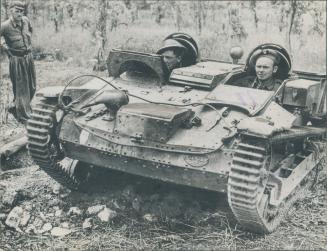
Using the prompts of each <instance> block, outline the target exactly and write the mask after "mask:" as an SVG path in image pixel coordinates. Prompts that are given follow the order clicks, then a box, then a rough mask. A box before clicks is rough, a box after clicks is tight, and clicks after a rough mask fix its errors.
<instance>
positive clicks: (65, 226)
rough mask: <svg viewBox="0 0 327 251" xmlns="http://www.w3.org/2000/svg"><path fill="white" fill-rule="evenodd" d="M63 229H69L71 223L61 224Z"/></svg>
mask: <svg viewBox="0 0 327 251" xmlns="http://www.w3.org/2000/svg"><path fill="white" fill-rule="evenodd" d="M60 226H61V227H62V228H69V223H68V222H63V223H61V224H60Z"/></svg>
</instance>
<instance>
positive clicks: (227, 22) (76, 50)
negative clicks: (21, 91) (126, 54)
mask: <svg viewBox="0 0 327 251" xmlns="http://www.w3.org/2000/svg"><path fill="white" fill-rule="evenodd" d="M8 1H9V0H2V5H3V7H4V8H2V12H3V13H4V14H5V12H6V9H7V5H8V4H7V3H8ZM26 2H27V3H28V8H27V9H28V16H29V17H30V18H31V20H32V21H33V23H34V26H35V31H36V33H35V41H34V44H35V45H38V46H41V47H45V48H46V50H54V49H56V48H58V47H59V48H60V49H61V50H62V51H63V52H64V53H65V54H66V56H67V58H69V57H73V59H74V61H81V60H82V58H83V57H84V58H85V60H86V61H88V60H89V59H90V58H93V57H94V56H96V55H97V48H98V46H97V44H99V41H98V40H99V39H100V40H101V39H102V38H101V36H99V20H100V16H101V15H102V17H105V18H104V19H103V20H102V24H101V26H102V27H106V28H105V30H106V33H104V32H105V30H104V29H102V34H106V35H105V36H106V39H107V42H106V45H105V46H104V47H105V51H106V52H107V51H108V50H109V49H111V48H112V47H117V46H122V47H129V48H130V49H134V50H143V49H145V48H149V49H150V51H152V52H153V51H156V48H157V47H158V46H159V43H160V42H161V39H162V38H163V37H165V36H167V35H168V33H170V32H176V31H183V32H188V33H190V35H192V36H194V37H195V38H196V40H197V41H198V42H199V44H200V48H201V49H200V50H201V53H202V55H203V56H204V57H211V58H212V57H214V58H219V59H226V58H227V59H228V53H226V52H228V50H229V49H230V47H231V46H233V45H241V46H242V47H243V48H244V50H245V53H246V52H247V51H249V50H250V49H252V48H253V47H254V46H255V45H256V44H258V43H260V42H275V43H279V44H281V45H283V46H285V47H286V48H287V49H289V50H291V51H290V52H291V54H292V55H293V56H294V60H296V59H297V58H299V57H300V55H297V51H298V50H301V51H303V49H304V48H305V49H306V51H305V53H307V54H308V55H309V56H308V58H316V56H317V55H318V57H319V60H320V61H319V62H315V63H316V64H318V65H325V64H324V62H325V61H326V58H325V54H326V53H325V46H324V45H325V40H326V34H325V30H326V11H325V9H326V2H325V1H299V0H292V1H282V0H270V1H257V0H251V1H177V0H169V1H167V0H142V1H141V0H140V1H131V0H121V1H109V0H104V2H106V7H105V10H102V11H100V10H101V8H100V9H99V7H100V4H101V2H102V1H98V0H68V1H67V0H26ZM4 14H3V15H1V17H2V18H3V19H4V18H5V15H4ZM105 14H106V15H105ZM140 31H142V32H143V34H137V33H138V32H140ZM127 32H128V34H125V33H127ZM54 33H56V34H54ZM79 33H80V34H79ZM100 33H101V32H100ZM49 37H52V39H48V38H49ZM102 37H103V35H102ZM136 38H137V39H140V41H139V40H136ZM156 39H158V40H156ZM141 40H143V41H141ZM131 41H133V43H131ZM149 41H151V42H150V43H151V44H148V42H149ZM203 41H205V42H203ZM313 41H317V42H318V44H320V45H322V46H318V47H320V50H319V49H318V48H317V47H315V48H311V43H313ZM102 43H103V40H102ZM131 45H133V46H134V47H133V46H131ZM139 46H141V47H139ZM142 46H143V47H142ZM131 47H133V48H131ZM81 51H83V53H81ZM245 55H246V54H245ZM82 61H83V60H82ZM303 65H305V62H303ZM306 65H309V64H306ZM313 67H314V66H313Z"/></svg>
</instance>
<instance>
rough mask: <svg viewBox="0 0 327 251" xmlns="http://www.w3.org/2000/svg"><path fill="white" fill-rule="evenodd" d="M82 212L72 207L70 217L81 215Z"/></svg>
mask: <svg viewBox="0 0 327 251" xmlns="http://www.w3.org/2000/svg"><path fill="white" fill-rule="evenodd" d="M81 214H82V211H81V209H79V208H78V207H71V208H69V210H68V215H81Z"/></svg>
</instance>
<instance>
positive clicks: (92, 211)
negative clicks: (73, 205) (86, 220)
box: [86, 205, 106, 215]
mask: <svg viewBox="0 0 327 251" xmlns="http://www.w3.org/2000/svg"><path fill="white" fill-rule="evenodd" d="M105 207H106V206H105V205H96V206H92V207H89V208H88V209H87V211H86V213H87V214H88V215H94V214H97V213H99V212H100V211H101V210H103V209H104V208H105Z"/></svg>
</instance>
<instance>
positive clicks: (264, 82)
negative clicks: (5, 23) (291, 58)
mask: <svg viewBox="0 0 327 251" xmlns="http://www.w3.org/2000/svg"><path fill="white" fill-rule="evenodd" d="M250 60H251V59H250ZM279 62H280V58H279V56H278V54H277V53H276V52H274V51H272V50H263V51H262V52H261V53H260V54H259V55H257V58H256V59H255V72H256V78H255V80H254V82H253V83H252V88H256V89H262V90H267V91H275V92H276V91H277V89H278V88H279V86H280V85H281V84H282V80H280V79H277V78H276V77H275V73H276V72H277V70H278V65H279Z"/></svg>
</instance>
